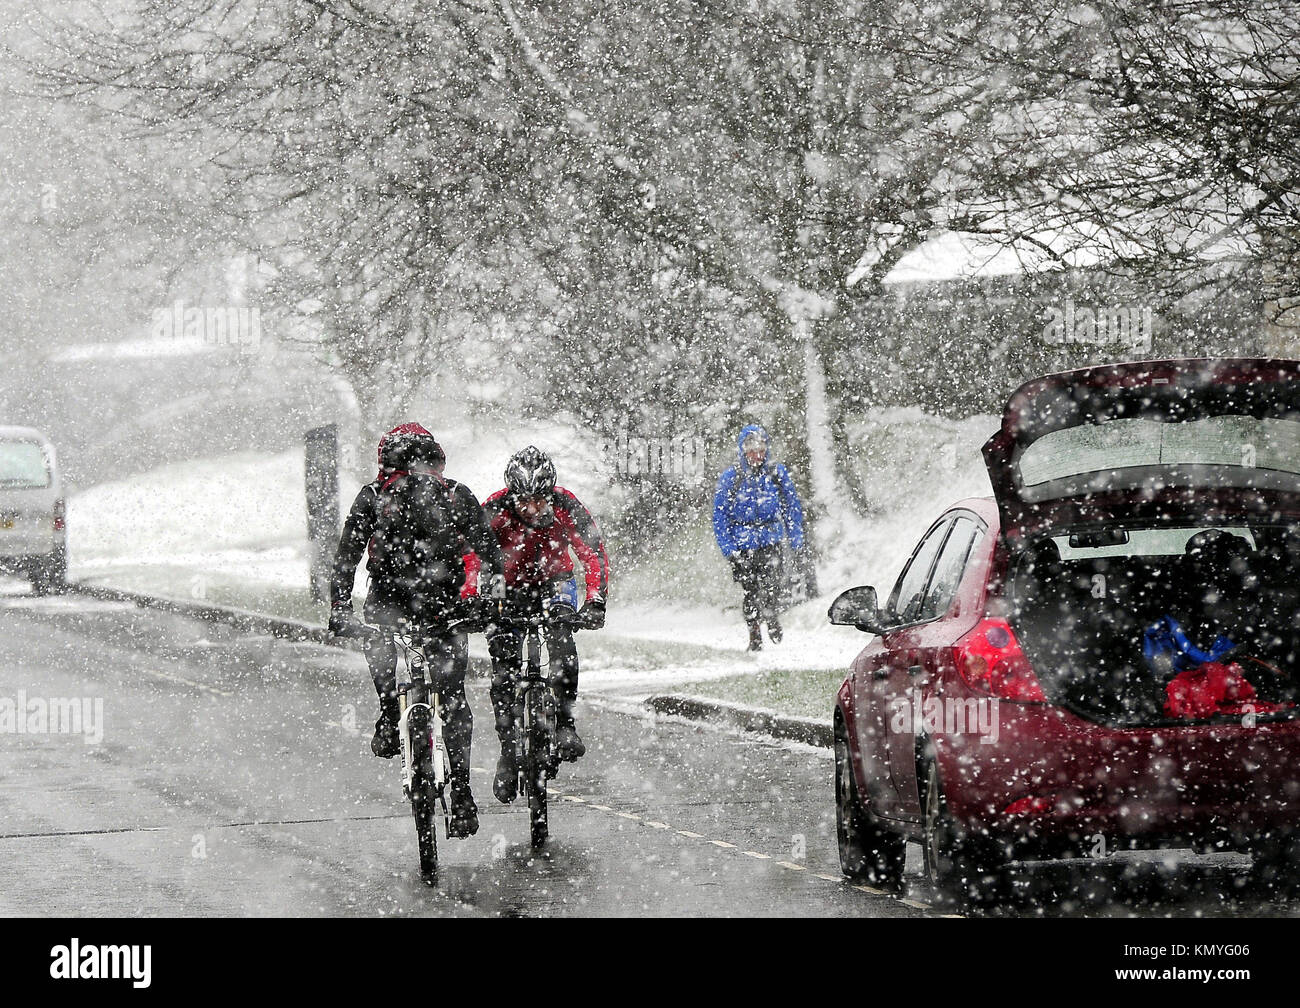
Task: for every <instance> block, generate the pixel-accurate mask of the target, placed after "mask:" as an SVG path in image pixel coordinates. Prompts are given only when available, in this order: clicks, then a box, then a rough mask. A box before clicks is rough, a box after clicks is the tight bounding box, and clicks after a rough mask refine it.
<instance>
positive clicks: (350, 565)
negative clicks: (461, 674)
mask: <svg viewBox="0 0 1300 1008" xmlns="http://www.w3.org/2000/svg"><path fill="white" fill-rule="evenodd" d="M376 533H378V537H376ZM367 548H369V551H370V556H369V559H368V561H367V563H366V570H367V571H368V572H369V574H370V595H371V596H372V597H383V598H385V599H387V600H389V601H392V602H396V603H399V604H401V603H409V602H410V600H411V599H412V598H413V596H415V595H416V594H424V595H436V596H451V597H454V596H455V595H456V594H457V593H458V592H459V590H460V587H461V585H462V583H463V582H464V580H465V565H464V561H463V559H462V558H463V556H464V554H466V553H469V552H474V553H477V554H478V556H479V557H480V558H481V561H482V563H483V565H484V568H485V569H484V570H483V573H484V574H486V575H488V576H491V575H492V574H500V573H502V570H503V567H504V562H503V559H502V556H501V548H500V546H498V545H497V539H496V536H495V535H493V534H492V530H491V528H489V526H488V523H487V519H486V518H485V517H484V514H483V508H482V506H481V505H480V504H479V502H478V498H476V497H475V496H474V494H473V493H471V492H470V490H469V488H468V487H466V486H465V485H464V484H463V483H458V482H456V481H455V480H451V479H445V478H440V477H437V476H432V475H426V474H412V473H394V474H392V475H390V476H388V477H386V478H385V479H383V480H375V481H374V482H372V483H368V484H366V485H365V486H364V487H362V488H361V492H360V493H358V494H357V496H356V500H354V501H353V502H352V509H351V511H349V512H348V517H347V520H346V521H345V522H344V523H343V534H342V535H341V536H340V537H339V548H338V552H337V553H336V554H335V558H334V570H333V573H332V576H331V579H330V603H331V605H336V606H338V605H351V604H352V582H353V580H354V578H355V576H356V570H357V563H358V562H360V560H361V555H362V554H363V553H365V552H366V551H367Z"/></svg>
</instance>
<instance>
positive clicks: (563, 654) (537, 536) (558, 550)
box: [469, 445, 609, 802]
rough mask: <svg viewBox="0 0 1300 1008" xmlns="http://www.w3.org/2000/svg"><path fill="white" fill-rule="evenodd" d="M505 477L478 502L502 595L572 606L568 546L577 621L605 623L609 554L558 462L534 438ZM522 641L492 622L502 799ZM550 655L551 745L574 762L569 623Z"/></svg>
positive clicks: (508, 793)
mask: <svg viewBox="0 0 1300 1008" xmlns="http://www.w3.org/2000/svg"><path fill="white" fill-rule="evenodd" d="M505 477H506V485H505V488H504V489H501V490H498V491H497V492H496V493H494V494H493V495H492V496H490V497H488V498H487V500H485V501H484V502H483V510H484V513H485V516H486V517H487V520H488V524H489V525H490V526H491V529H492V531H493V532H494V533H496V538H497V542H498V544H499V545H500V547H501V552H502V554H503V556H504V559H505V579H506V597H507V599H509V598H510V597H511V596H515V597H519V596H524V597H532V598H534V599H535V598H537V597H538V596H543V595H544V596H547V597H550V598H552V603H551V607H552V611H554V610H555V609H556V608H557V607H559V606H563V605H567V606H570V607H571V608H573V609H577V601H578V599H577V579H576V577H575V576H574V571H573V561H572V559H571V558H570V556H569V550H570V549H572V550H573V552H574V553H576V554H577V556H578V560H579V562H580V563H581V564H582V568H583V579H584V582H585V587H586V593H585V598H586V601H585V603H584V605H583V607H582V610H581V613H580V614H579V621H578V625H579V626H581V627H584V628H586V629H591V630H596V629H599V628H600V627H602V626H604V625H605V596H606V593H607V591H608V587H609V558H608V557H607V555H606V553H605V543H604V541H603V540H602V539H601V535H600V529H599V527H598V526H597V525H596V520H595V519H594V518H593V517H592V516H591V513H590V512H589V511H588V510H587V509H586V507H584V506H583V504H582V502H581V501H579V500H578V498H577V497H575V496H574V495H573V494H572V493H570V492H569V491H568V490H565V489H564V488H563V487H557V486H556V485H555V464H554V463H553V462H552V461H551V460H550V458H548V457H547V456H546V454H545V453H543V452H542V451H540V450H539V449H537V448H534V447H533V446H531V445H529V446H528V447H527V448H524V449H522V450H521V451H518V452H516V453H515V454H514V455H513V456H511V458H510V462H509V463H508V464H507V465H506V473H505ZM469 590H472V589H469ZM519 646H520V641H519V637H518V636H517V635H516V634H515V633H514V632H513V631H509V630H496V631H493V630H491V629H489V631H488V650H489V652H490V653H491V655H492V670H493V677H492V707H493V711H494V713H495V714H496V729H497V737H498V738H499V739H500V740H501V758H500V760H499V761H498V762H497V769H496V777H495V779H494V780H493V783H492V791H493V793H494V794H495V795H496V796H497V798H498V799H500V800H501V801H502V802H511V801H514V799H515V795H516V792H517V789H518V782H519V771H518V767H517V766H516V765H515V724H514V712H513V710H512V705H513V698H512V696H511V693H510V674H511V670H512V669H514V668H517V667H518V663H519ZM550 655H551V662H552V666H553V667H554V668H555V669H556V670H557V671H556V674H555V678H554V684H555V692H556V695H557V698H558V699H559V702H560V709H559V718H558V724H557V725H556V733H555V735H556V746H557V748H558V749H559V753H560V758H561V759H563V760H567V761H570V762H572V761H573V760H576V759H578V758H579V757H581V756H582V755H583V754H584V753H586V751H587V748H586V746H584V745H583V743H582V739H581V738H579V736H578V731H577V728H576V726H575V725H574V721H573V702H574V700H575V699H576V698H577V695H578V650H577V648H576V646H575V645H574V642H573V633H572V631H570V630H568V629H567V628H557V629H556V630H555V632H554V633H553V634H552V638H551V652H550Z"/></svg>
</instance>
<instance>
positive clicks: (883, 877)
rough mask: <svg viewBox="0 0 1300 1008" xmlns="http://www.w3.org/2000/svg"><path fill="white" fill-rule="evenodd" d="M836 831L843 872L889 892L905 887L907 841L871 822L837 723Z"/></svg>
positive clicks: (840, 727)
mask: <svg viewBox="0 0 1300 1008" xmlns="http://www.w3.org/2000/svg"><path fill="white" fill-rule="evenodd" d="M835 834H836V837H837V839H838V840H839V847H840V871H842V872H843V873H844V874H845V875H847V876H848V877H849V878H852V879H861V880H862V881H864V882H870V883H871V884H872V885H877V886H880V887H881V888H882V889H887V890H889V891H890V892H899V891H901V890H902V888H903V863H904V857H905V854H906V850H907V848H906V841H905V840H904V839H903V838H902V837H901V836H899V835H897V834H895V833H890V832H889V831H888V830H885V829H882V828H881V827H879V826H878V825H876V823H875V822H873V821H872V819H871V816H870V815H869V814H868V813H867V810H866V809H864V808H863V807H862V802H861V800H860V799H859V798H858V786H857V783H856V782H855V781H854V779H853V766H852V764H851V763H850V757H849V740H848V738H847V737H846V735H845V732H844V726H843V725H842V724H841V723H839V722H838V721H837V722H836V725H835Z"/></svg>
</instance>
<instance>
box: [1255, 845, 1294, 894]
mask: <svg viewBox="0 0 1300 1008" xmlns="http://www.w3.org/2000/svg"><path fill="white" fill-rule="evenodd" d="M1251 853H1252V855H1253V857H1254V861H1253V863H1252V864H1251V872H1250V874H1251V880H1252V881H1253V882H1254V883H1255V884H1256V885H1257V886H1259V887H1260V888H1262V889H1266V890H1268V891H1270V892H1271V893H1272V894H1273V895H1275V896H1286V897H1292V896H1295V895H1296V893H1297V892H1300V836H1298V835H1297V834H1295V833H1291V832H1287V833H1281V832H1277V833H1273V834H1270V835H1269V836H1266V837H1261V838H1260V839H1259V840H1258V841H1257V842H1256V843H1255V845H1254V847H1253V849H1252V851H1251Z"/></svg>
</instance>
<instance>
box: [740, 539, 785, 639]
mask: <svg viewBox="0 0 1300 1008" xmlns="http://www.w3.org/2000/svg"><path fill="white" fill-rule="evenodd" d="M733 559H734V563H733V570H734V576H735V579H736V581H737V583H738V584H739V585H740V590H741V591H743V592H744V593H745V595H744V598H743V599H742V600H741V605H740V611H741V613H742V614H743V615H744V617H745V622H746V623H757V622H759V621H760V620H767V621H770V620H774V619H776V617H777V604H778V599H779V598H780V594H781V582H782V579H783V578H784V571H783V569H782V565H781V546H780V544H779V543H778V544H776V545H774V546H760V547H759V548H758V549H753V550H740V551H738V552H737V553H736V554H735V556H734V558H733Z"/></svg>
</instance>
